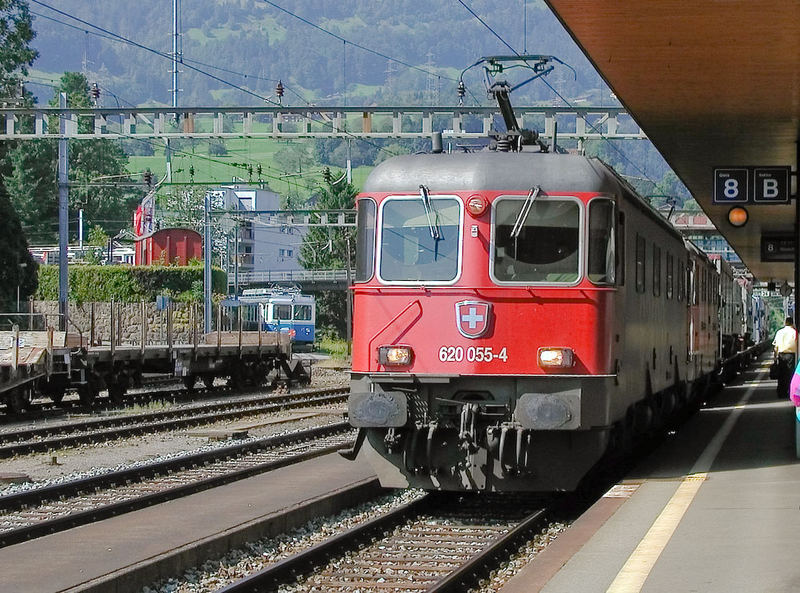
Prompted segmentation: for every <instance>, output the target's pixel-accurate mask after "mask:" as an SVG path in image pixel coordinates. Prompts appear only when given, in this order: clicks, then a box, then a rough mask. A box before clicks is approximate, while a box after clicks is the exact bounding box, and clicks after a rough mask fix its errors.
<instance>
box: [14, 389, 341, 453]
mask: <svg viewBox="0 0 800 593" xmlns="http://www.w3.org/2000/svg"><path fill="white" fill-rule="evenodd" d="M334 391H336V392H338V393H335V394H330V395H316V394H302V395H305V396H306V397H303V398H302V399H299V397H300V396H299V395H296V396H294V397H286V396H281V397H279V398H277V399H279V400H280V401H277V402H275V403H268V404H259V405H255V406H245V407H239V408H236V409H233V410H230V408H231V407H232V406H234V405H236V404H238V405H240V406H241V404H242V402H231V403H230V404H228V405H227V408H228V411H225V407H222V408H219V411H211V412H208V411H205V410H204V411H203V412H202V413H199V414H198V413H196V411H197V410H196V409H193V410H190V411H188V412H184V413H182V414H178V415H177V417H172V418H167V419H162V420H158V419H154V418H148V417H147V416H148V415H142V416H144V417H142V416H128V417H127V418H128V419H129V423H130V422H133V421H135V422H136V424H135V425H132V426H118V424H119V423H116V425H115V426H112V427H108V428H102V427H101V428H100V429H99V430H96V431H94V432H82V433H79V434H73V435H66V436H55V437H53V438H44V439H42V440H40V441H28V442H14V443H12V444H8V445H5V446H2V447H0V459H2V458H8V457H13V456H15V455H23V454H30V453H41V452H46V451H51V450H55V449H60V448H63V447H71V446H74V445H80V444H87V443H96V442H105V441H110V440H114V439H119V438H125V437H129V436H134V435H139V434H149V433H155V432H163V431H168V430H174V429H177V428H186V427H188V426H196V425H199V424H210V423H213V422H218V421H220V420H229V419H232V418H242V417H246V416H255V415H258V414H264V413H269V412H276V411H279V410H289V409H294V408H300V407H305V406H318V405H322V404H333V403H341V402H342V401H344V400H345V399H346V397H347V393H346V392H347V390H346V389H341V388H340V389H337V390H334ZM215 407H218V406H215ZM192 412H194V414H192ZM172 416H176V415H175V414H172ZM69 428H71V427H69ZM95 428H97V427H96V426H95Z"/></svg>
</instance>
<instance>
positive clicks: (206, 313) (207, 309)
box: [203, 192, 220, 334]
mask: <svg viewBox="0 0 800 593" xmlns="http://www.w3.org/2000/svg"><path fill="white" fill-rule="evenodd" d="M210 211H211V193H210V192H206V195H205V198H203V230H204V233H203V234H204V238H203V300H204V306H203V309H204V310H203V330H204V332H205V333H207V334H208V333H211V214H210ZM219 329H220V328H217V331H219Z"/></svg>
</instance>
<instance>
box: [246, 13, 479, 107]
mask: <svg viewBox="0 0 800 593" xmlns="http://www.w3.org/2000/svg"><path fill="white" fill-rule="evenodd" d="M262 1H263V2H265V3H266V4H269V5H270V6H272V7H273V8H276V9H278V10H280V11H281V12H283V13H285V14H287V15H289V16H291V17H293V18H295V19H297V20H299V21H301V22H303V23H305V24H306V25H308V26H310V27H313V28H315V29H317V30H318V31H321V32H322V33H325V34H326V35H330V36H331V37H333V38H335V39H338V40H339V41H341V42H343V43H344V44H345V45H347V44H350V45H352V46H353V47H357V48H358V49H360V50H363V51H365V52H368V53H371V54H373V55H376V56H379V57H381V58H384V59H385V60H389V61H390V62H394V63H396V64H400V65H401V66H405V67H406V68H410V69H412V70H417V71H419V72H423V73H424V74H427V75H429V76H436V77H438V78H444V79H446V80H450V81H452V82H456V83H457V82H458V79H457V78H453V77H451V76H447V75H445V74H441V73H438V72H432V71H430V70H426V69H425V68H422V67H420V66H415V65H414V64H410V63H408V62H406V61H404V60H400V59H398V58H394V57H392V56H389V55H387V54H385V53H383V52H380V51H378V50H375V49H372V48H369V47H366V46H364V45H361V44H360V43H356V42H355V41H352V40H350V39H346V38H344V37H342V36H341V35H338V34H336V33H334V32H332V31H329V30H328V29H326V28H324V27H321V26H319V25H317V24H316V23H312V22H311V21H309V20H308V19H306V18H304V17H302V16H300V15H298V14H295V13H294V12H292V11H291V10H288V9H286V8H283V7H282V6H279V5H277V4H275V3H274V2H272V1H271V0H262ZM468 92H469V94H470V96H471V97H472V98H473V99H474V100H475V103H476V104H480V102H479V101H478V98H477V97H475V95H473V94H472V92H471V91H468Z"/></svg>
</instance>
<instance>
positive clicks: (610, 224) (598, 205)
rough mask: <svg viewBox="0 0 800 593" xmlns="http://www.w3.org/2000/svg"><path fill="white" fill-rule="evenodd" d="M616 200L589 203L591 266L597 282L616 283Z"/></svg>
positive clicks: (590, 278) (592, 274)
mask: <svg viewBox="0 0 800 593" xmlns="http://www.w3.org/2000/svg"><path fill="white" fill-rule="evenodd" d="M615 238H616V233H615V229H614V202H612V201H611V200H597V199H596V200H592V202H591V203H590V204H589V266H588V268H589V269H588V270H587V275H588V276H589V280H591V281H592V282H594V283H595V284H614V280H615V272H616V245H615Z"/></svg>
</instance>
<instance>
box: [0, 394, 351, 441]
mask: <svg viewBox="0 0 800 593" xmlns="http://www.w3.org/2000/svg"><path fill="white" fill-rule="evenodd" d="M346 390H347V388H346V387H328V388H325V389H314V390H311V391H305V392H303V393H281V394H274V393H273V394H270V395H264V396H259V397H253V398H247V399H236V400H230V401H222V402H214V403H208V404H203V403H200V404H193V405H191V406H187V407H184V408H179V409H173V410H161V411H157V412H144V413H142V414H121V415H119V416H114V417H113V418H94V419H91V420H79V421H78V422H65V423H63V424H57V425H53V426H40V427H38V428H26V429H22V430H15V431H8V432H0V444H5V443H13V442H21V441H25V440H28V439H34V438H45V437H48V436H54V435H58V434H66V433H68V432H77V431H79V430H94V429H100V428H112V427H114V426H124V425H125V424H130V423H131V422H135V421H145V422H157V421H159V420H168V419H170V418H180V417H182V416H186V415H187V414H191V413H211V412H221V411H225V410H229V409H230V408H231V407H233V406H236V405H240V406H243V407H244V406H247V405H257V404H270V403H278V402H282V401H291V400H293V399H297V398H298V397H302V396H315V395H335V394H337V393H340V392H343V391H346Z"/></svg>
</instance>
